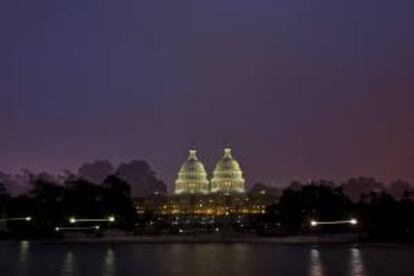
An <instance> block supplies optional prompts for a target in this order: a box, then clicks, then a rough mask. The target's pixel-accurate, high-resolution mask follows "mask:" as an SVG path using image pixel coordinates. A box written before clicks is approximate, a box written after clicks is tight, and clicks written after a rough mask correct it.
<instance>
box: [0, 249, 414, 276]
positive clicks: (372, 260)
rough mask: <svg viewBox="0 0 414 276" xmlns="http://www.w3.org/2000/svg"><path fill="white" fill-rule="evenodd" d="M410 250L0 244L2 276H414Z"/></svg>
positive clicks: (0, 273) (412, 253)
mask: <svg viewBox="0 0 414 276" xmlns="http://www.w3.org/2000/svg"><path fill="white" fill-rule="evenodd" d="M413 255H414V248H413V247H397V246H394V247H381V246H375V247H370V246H365V245H357V246H353V247H350V246H347V245H332V246H330V245H319V246H314V247H311V246H308V245H281V244H158V245H157V244H153V245H140V244H128V245H122V244H119V245H113V246H108V245H103V244H82V245H79V244H43V243H37V242H27V241H22V242H19V243H10V242H8V243H3V244H2V243H0V268H1V270H0V275H1V276H3V275H5V276H9V275H10V276H14V275H18V276H32V275H33V276H46V275H60V276H81V275H97V276H124V275H126V276H131V275H154V276H161V275H168V276H170V275H171V276H175V275H177V276H178V275H179V276H181V275H183V276H193V275H197V276H211V275H215V276H221V275H226V276H227V275H236V276H248V275H261V276H267V275H269V276H270V275H272V276H274V275H309V276H329V275H335V276H367V275H375V276H385V275H390V273H391V272H392V271H397V270H398V273H397V274H398V276H406V275H407V276H412V275H414V266H412V265H411V259H412V256H413Z"/></svg>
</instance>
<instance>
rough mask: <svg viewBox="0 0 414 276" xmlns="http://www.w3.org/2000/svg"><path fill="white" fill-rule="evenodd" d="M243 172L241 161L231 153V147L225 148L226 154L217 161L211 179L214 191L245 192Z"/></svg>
mask: <svg viewBox="0 0 414 276" xmlns="http://www.w3.org/2000/svg"><path fill="white" fill-rule="evenodd" d="M244 182H245V181H244V178H243V172H242V170H241V169H240V165H239V162H237V160H235V159H234V158H233V156H232V155H231V149H230V148H225V149H224V156H223V157H222V158H221V159H220V160H219V161H217V164H216V168H215V169H214V172H213V179H212V180H211V192H212V193H226V194H230V193H244V192H245V188H244Z"/></svg>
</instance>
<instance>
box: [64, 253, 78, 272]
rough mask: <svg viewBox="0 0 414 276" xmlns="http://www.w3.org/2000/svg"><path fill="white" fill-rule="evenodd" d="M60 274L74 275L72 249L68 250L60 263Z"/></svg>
mask: <svg viewBox="0 0 414 276" xmlns="http://www.w3.org/2000/svg"><path fill="white" fill-rule="evenodd" d="M61 275H62V276H74V275H75V257H74V256H73V253H72V251H68V252H66V254H65V257H64V258H63V263H62V273H61Z"/></svg>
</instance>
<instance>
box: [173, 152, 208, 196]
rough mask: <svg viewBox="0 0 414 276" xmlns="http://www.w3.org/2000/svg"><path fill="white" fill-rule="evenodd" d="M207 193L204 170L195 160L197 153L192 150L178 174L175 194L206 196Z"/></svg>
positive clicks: (199, 162)
mask: <svg viewBox="0 0 414 276" xmlns="http://www.w3.org/2000/svg"><path fill="white" fill-rule="evenodd" d="M208 192H209V187H208V180H207V173H206V170H205V168H204V165H203V163H201V161H199V160H198V158H197V151H196V150H194V149H192V150H190V154H189V156H188V159H187V160H186V161H185V162H184V163H183V165H182V166H181V168H180V171H179V172H178V178H177V180H176V181H175V194H207V193H208Z"/></svg>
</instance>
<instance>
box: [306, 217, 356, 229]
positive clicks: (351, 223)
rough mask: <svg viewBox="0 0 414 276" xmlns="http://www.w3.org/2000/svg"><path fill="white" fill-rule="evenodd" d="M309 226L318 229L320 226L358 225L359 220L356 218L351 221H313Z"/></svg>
mask: <svg viewBox="0 0 414 276" xmlns="http://www.w3.org/2000/svg"><path fill="white" fill-rule="evenodd" d="M309 224H310V226H312V227H316V226H318V225H335V224H350V225H357V224H358V220H357V219H355V218H353V219H350V220H334V221H316V220H311V221H310V223H309Z"/></svg>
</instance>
